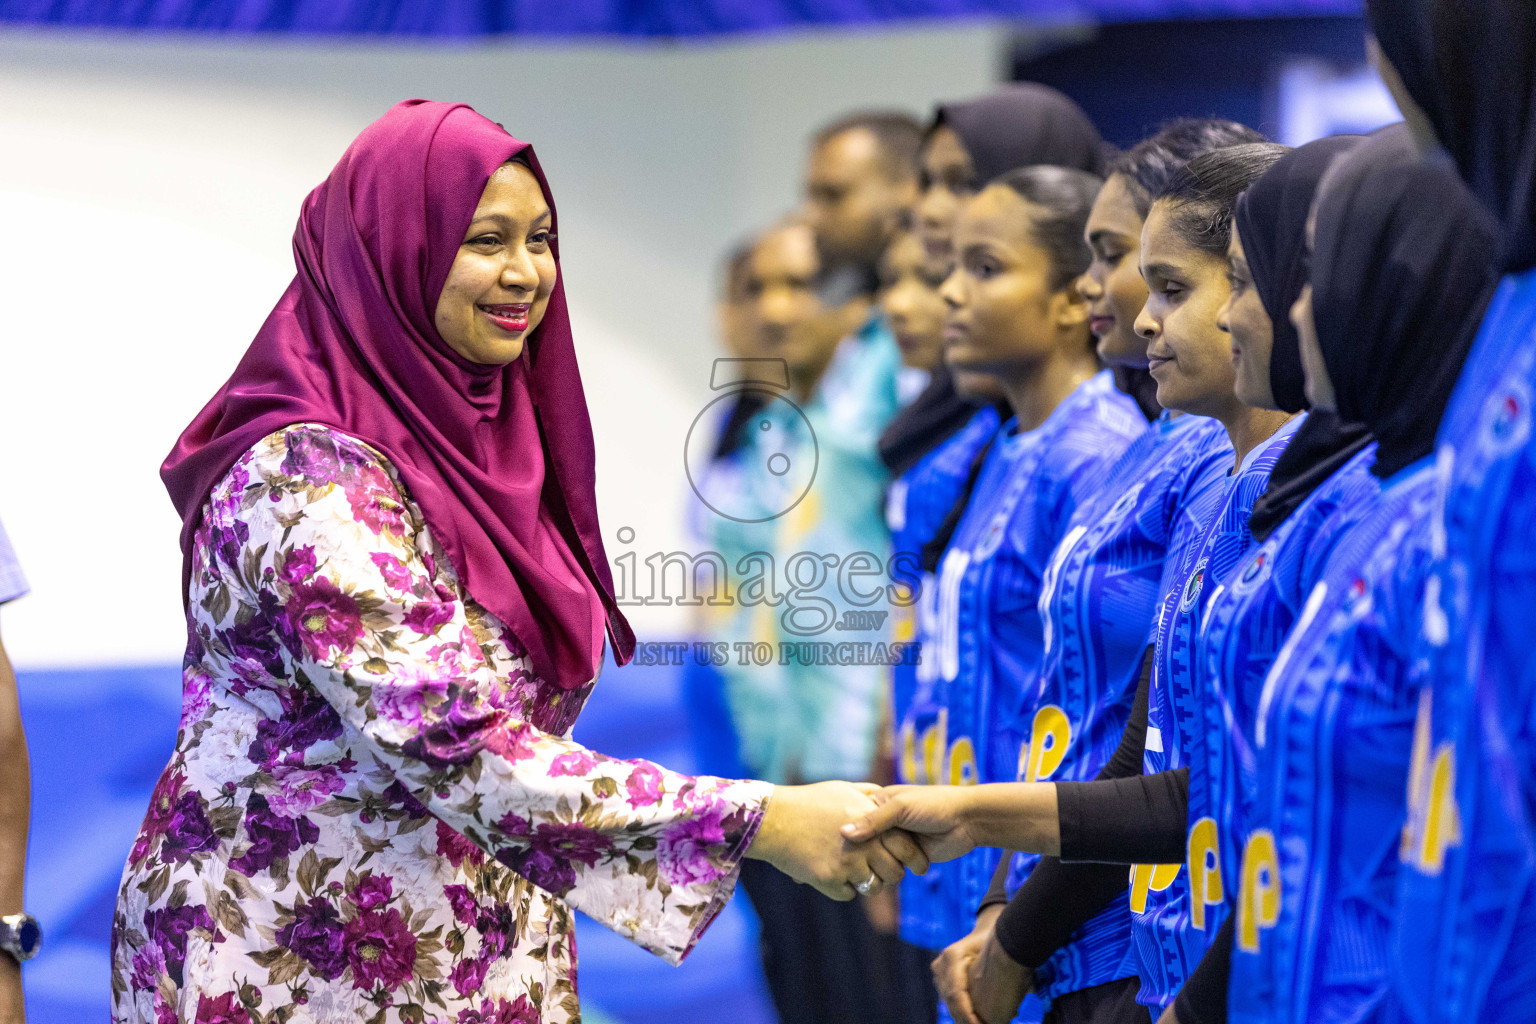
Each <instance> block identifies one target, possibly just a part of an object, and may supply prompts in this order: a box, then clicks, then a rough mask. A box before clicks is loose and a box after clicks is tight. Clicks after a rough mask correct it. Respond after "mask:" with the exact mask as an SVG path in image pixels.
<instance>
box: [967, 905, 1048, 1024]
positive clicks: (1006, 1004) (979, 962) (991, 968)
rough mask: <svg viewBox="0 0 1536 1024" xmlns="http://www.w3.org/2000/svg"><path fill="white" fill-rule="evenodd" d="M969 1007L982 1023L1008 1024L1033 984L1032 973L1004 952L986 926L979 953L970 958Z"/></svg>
mask: <svg viewBox="0 0 1536 1024" xmlns="http://www.w3.org/2000/svg"><path fill="white" fill-rule="evenodd" d="M970 984H971V1006H972V1007H973V1008H974V1009H975V1011H976V1016H977V1017H979V1018H980V1019H981V1024H1008V1022H1009V1021H1011V1020H1013V1017H1014V1014H1016V1013H1018V1012H1019V1004H1020V1003H1022V1002H1024V997H1025V996H1027V995H1028V994H1029V990H1030V988H1031V987H1033V985H1034V972H1033V971H1031V970H1030V969H1029V968H1028V967H1025V966H1024V965H1023V964H1021V963H1019V962H1018V961H1017V960H1015V959H1013V957H1011V956H1009V955H1008V954H1007V953H1006V952H1004V950H1003V947H1002V944H1001V943H999V942H998V941H997V930H996V929H995V928H993V929H989V930H988V933H987V938H986V942H985V943H984V944H983V945H982V949H981V955H980V956H978V957H977V958H976V959H975V960H973V961H971V973H970Z"/></svg>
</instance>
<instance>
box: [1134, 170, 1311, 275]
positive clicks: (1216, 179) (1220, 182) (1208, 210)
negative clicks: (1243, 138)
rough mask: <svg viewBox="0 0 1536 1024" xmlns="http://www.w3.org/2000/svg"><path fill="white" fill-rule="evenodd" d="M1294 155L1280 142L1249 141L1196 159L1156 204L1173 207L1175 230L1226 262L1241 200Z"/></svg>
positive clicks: (1170, 208)
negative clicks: (1277, 164)
mask: <svg viewBox="0 0 1536 1024" xmlns="http://www.w3.org/2000/svg"><path fill="white" fill-rule="evenodd" d="M1290 151H1291V149H1290V147H1289V146H1282V145H1279V144H1278V143H1274V142H1248V143H1244V144H1243V145H1240V146H1227V147H1226V148H1225V149H1218V150H1215V151H1214V152H1210V153H1205V154H1203V155H1201V156H1197V157H1195V158H1194V159H1193V160H1191V161H1190V162H1189V163H1187V164H1185V165H1184V167H1183V168H1182V169H1181V170H1179V172H1178V173H1176V174H1175V175H1174V176H1173V177H1172V178H1171V179H1170V180H1169V181H1168V184H1167V185H1165V186H1163V189H1162V191H1161V192H1159V193H1158V194H1157V195H1156V196H1155V197H1154V198H1153V202H1154V203H1167V204H1168V205H1169V213H1170V215H1171V220H1170V223H1171V225H1172V227H1173V230H1174V231H1175V232H1176V233H1177V234H1178V235H1179V237H1180V238H1182V239H1184V241H1185V242H1187V243H1188V244H1190V245H1192V246H1194V247H1195V248H1196V249H1199V250H1201V251H1203V252H1206V253H1209V254H1211V255H1212V256H1217V257H1222V258H1225V256H1226V254H1227V243H1228V242H1229V241H1231V238H1232V211H1233V210H1235V209H1236V208H1237V197H1238V196H1240V195H1242V194H1243V190H1244V189H1246V188H1247V187H1248V186H1249V185H1252V184H1253V183H1254V182H1255V181H1258V180H1259V177H1260V175H1262V174H1263V173H1264V172H1265V171H1267V170H1269V169H1270V168H1271V167H1273V166H1274V165H1275V162H1276V161H1278V160H1279V159H1280V158H1281V157H1282V156H1284V155H1285V154H1287V153H1289V152H1290Z"/></svg>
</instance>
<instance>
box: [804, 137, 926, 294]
mask: <svg viewBox="0 0 1536 1024" xmlns="http://www.w3.org/2000/svg"><path fill="white" fill-rule="evenodd" d="M922 141H923V129H922V126H921V125H920V124H918V123H917V121H916V120H915V119H914V118H912V117H910V116H909V115H907V114H903V113H890V112H866V113H858V114H850V115H849V116H847V117H843V118H839V119H838V120H836V121H834V122H832V123H831V124H829V125H827V126H826V127H825V128H823V129H821V131H819V132H817V133H816V136H815V138H814V140H813V141H812V143H811V154H810V159H809V161H807V163H806V171H805V207H804V209H805V221H806V223H807V224H808V225H810V228H811V230H812V231H813V232H814V233H815V235H816V245H817V248H818V250H819V251H820V255H821V261H822V266H821V275H822V276H821V284H820V287H821V289H822V292H823V294H822V299H823V301H824V302H825V303H826V305H827V306H828V307H829V308H838V307H841V306H843V305H845V304H846V303H848V302H850V301H855V300H859V301H862V302H864V303H866V304H868V303H869V302H871V301H872V300H873V299H874V295H875V292H876V291H877V290H878V288H879V271H878V267H879V263H880V255H881V253H883V252H885V247H886V244H887V243H888V242H889V241H890V240H891V236H892V235H893V234H895V232H896V229H897V227H898V225H899V223H900V221H901V218H902V216H903V214H904V213H905V211H906V210H908V209H909V208H911V206H912V204H913V203H914V202H916V200H917V151H918V148H919V147H920V146H921V145H922Z"/></svg>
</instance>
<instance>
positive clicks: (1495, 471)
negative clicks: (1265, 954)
mask: <svg viewBox="0 0 1536 1024" xmlns="http://www.w3.org/2000/svg"><path fill="white" fill-rule="evenodd" d="M1533 403H1536V271H1527V272H1525V273H1523V274H1519V275H1513V276H1511V277H1508V278H1506V279H1505V280H1504V281H1503V282H1502V283H1501V285H1500V287H1499V290H1498V292H1497V293H1496V294H1495V296H1494V298H1493V301H1492V303H1491V304H1490V306H1489V308H1488V311H1487V313H1486V315H1485V316H1484V319H1483V325H1482V329H1481V330H1480V332H1479V334H1478V338H1477V341H1476V343H1475V344H1474V346H1473V349H1472V353H1471V356H1470V357H1469V359H1468V362H1467V366H1466V368H1465V369H1464V370H1463V372H1462V375H1461V379H1460V381H1459V382H1458V384H1457V387H1456V392H1455V394H1454V396H1453V397H1452V400H1451V403H1450V406H1449V407H1448V408H1447V410H1446V414H1445V417H1444V419H1443V420H1442V421H1441V427H1440V436H1439V449H1438V452H1437V467H1436V469H1437V477H1438V479H1439V481H1440V484H1441V495H1442V501H1441V508H1440V515H1439V517H1438V518H1437V519H1436V524H1437V526H1438V529H1435V530H1432V531H1431V532H1430V541H1431V543H1430V547H1431V552H1432V556H1433V557H1432V561H1431V567H1430V576H1429V580H1428V582H1427V585H1426V600H1425V602H1424V610H1423V617H1422V620H1421V623H1420V631H1419V638H1420V648H1419V649H1420V652H1421V654H1422V656H1423V657H1424V659H1425V662H1426V664H1427V667H1428V668H1427V673H1426V692H1425V693H1424V694H1422V695H1421V703H1420V709H1419V723H1418V728H1417V730H1416V735H1415V741H1414V753H1413V766H1412V770H1411V772H1410V785H1409V791H1408V804H1409V823H1408V828H1407V829H1406V831H1405V833H1404V839H1403V849H1402V859H1403V862H1404V864H1405V866H1406V869H1405V870H1403V871H1402V872H1401V873H1400V876H1399V899H1400V904H1401V907H1402V913H1401V915H1400V916H1399V918H1398V921H1399V927H1398V929H1397V934H1396V936H1395V939H1394V942H1393V958H1394V962H1395V964H1394V978H1395V988H1396V990H1397V991H1398V993H1399V994H1400V996H1401V998H1400V1000H1399V1001H1400V1002H1401V1003H1402V1004H1403V1008H1404V1011H1405V1012H1406V1013H1407V1014H1408V1015H1409V1016H1410V1017H1411V1018H1412V1019H1414V1020H1416V1021H1420V1022H1425V1024H1428V1022H1435V1024H1439V1022H1449V1021H1457V1022H1461V1021H1469V1022H1470V1021H1485V1020H1486V1021H1494V1020H1497V1021H1504V1020H1532V1019H1536V825H1533V821H1536V706H1533V705H1536V658H1533V657H1532V656H1531V646H1530V637H1531V627H1530V609H1531V608H1532V607H1536V532H1533V531H1536V521H1533V505H1536V501H1533V495H1536V439H1533V436H1532V430H1531V417H1532V406H1533Z"/></svg>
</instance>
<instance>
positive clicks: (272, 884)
mask: <svg viewBox="0 0 1536 1024" xmlns="http://www.w3.org/2000/svg"><path fill="white" fill-rule="evenodd" d="M190 597H191V601H190V606H189V612H188V618H189V634H190V635H189V650H188V655H187V662H186V669H185V675H184V694H185V696H184V707H183V715H182V721H181V726H180V730H179V733H178V737H177V747H176V753H175V755H174V757H173V759H172V761H171V763H170V765H169V766H168V767H167V769H166V772H165V774H164V775H163V776H162V778H161V780H160V783H159V785H158V787H157V789H156V793H155V796H154V798H153V800H152V803H151V806H150V809H149V813H148V814H147V815H146V817H145V821H144V825H143V827H142V829H141V831H140V835H139V837H138V840H137V842H136V843H135V846H134V849H133V851H132V853H131V854H130V857H129V863H128V867H127V870H126V872H125V874H124V881H123V888H122V892H121V896H120V899H119V904H118V913H117V916H116V919H115V921H114V930H113V1001H114V1020H117V1021H129V1020H155V1021H156V1024H171V1022H172V1021H194V1020H195V1021H197V1022H199V1024H212V1022H214V1021H218V1022H221V1024H222V1022H226V1021H227V1022H229V1024H263V1022H265V1021H268V1020H271V1021H273V1022H274V1024H287V1022H289V1021H299V1020H330V1019H338V1020H339V1019H347V1020H354V1021H355V1020H365V1021H371V1022H373V1024H385V1022H387V1021H393V1020H400V1021H406V1022H411V1024H423V1022H426V1021H444V1022H447V1021H453V1022H455V1024H491V1022H492V1021H494V1022H496V1024H526V1022H532V1021H564V1020H576V1019H579V1016H578V1015H579V1010H578V1008H577V1001H576V992H575V985H574V966H573V960H574V951H573V949H572V942H571V927H570V917H569V913H568V911H567V910H566V905H567V904H568V905H569V906H572V907H575V908H576V909H578V910H581V911H582V912H584V913H586V914H587V915H589V916H590V917H592V918H594V919H595V920H597V921H599V922H601V923H602V924H604V925H606V926H608V927H609V928H612V929H613V930H615V931H617V932H619V933H620V934H622V935H625V936H628V937H629V938H631V939H633V940H634V941H636V942H638V943H639V944H641V945H642V946H644V947H646V948H647V949H649V950H651V951H653V952H655V953H657V954H658V955H660V956H662V957H665V958H666V959H668V960H670V961H672V962H677V961H680V960H681V959H682V958H683V957H684V956H685V955H686V954H687V952H688V951H689V950H690V949H691V948H692V946H693V944H694V943H695V942H696V941H697V940H698V937H699V935H700V934H701V933H702V931H703V930H704V928H705V927H706V926H707V925H708V923H709V922H710V920H711V919H712V918H713V917H714V915H715V914H716V913H717V912H718V911H719V910H720V908H721V907H722V906H723V904H724V901H725V900H726V899H727V898H728V897H729V895H730V892H731V889H732V887H733V885H734V883H735V879H736V874H737V871H738V867H739V862H740V859H741V858H742V856H743V855H744V853H745V851H746V848H747V846H748V845H749V844H750V843H751V840H752V838H753V836H754V835H755V833H756V830H757V826H758V824H759V822H760V821H761V816H762V811H763V807H764V806H765V802H766V799H767V796H768V793H769V792H770V787H768V786H767V785H766V784H763V783H757V782H735V781H728V780H722V779H716V778H710V777H690V776H684V775H679V774H677V773H674V772H669V771H667V770H665V769H663V768H660V767H658V766H656V765H653V764H650V763H648V762H644V761H620V760H616V759H612V758H607V757H604V756H603V755H601V754H595V753H593V752H591V751H588V750H586V749H585V748H583V747H582V746H580V745H579V744H577V743H575V742H573V741H571V740H570V739H569V738H567V737H568V734H569V731H570V727H571V724H572V723H573V722H574V721H575V718H576V715H577V714H578V713H579V711H580V708H581V705H582V704H583V702H584V701H585V699H586V696H587V694H588V692H589V691H590V687H587V688H583V689H581V690H576V691H566V690H562V689H560V688H558V687H556V686H554V685H552V684H549V683H546V682H544V681H543V680H540V679H538V678H535V677H534V676H533V675H531V673H530V671H529V665H528V662H527V660H526V658H525V657H524V655H523V653H522V651H521V650H520V648H519V647H518V646H517V642H516V640H515V638H513V637H512V636H511V635H510V633H508V632H507V631H506V630H505V628H504V627H503V626H502V625H501V623H500V622H499V621H498V620H496V619H495V618H494V617H493V616H492V615H491V614H490V613H489V612H487V611H485V610H484V609H483V608H481V607H480V606H479V605H478V604H476V603H475V602H474V601H473V599H472V598H470V597H469V596H468V595H467V594H465V593H464V592H463V590H462V589H461V588H460V586H459V584H458V581H457V579H456V577H455V575H454V573H453V569H452V566H451V564H450V563H449V561H448V559H447V557H446V556H445V555H444V553H443V551H442V550H441V549H440V548H439V547H438V545H437V543H436V541H435V540H434V539H433V537H432V535H431V533H430V530H429V529H428V528H427V526H426V524H425V522H424V519H423V517H422V516H421V514H420V511H419V510H418V509H417V507H416V506H415V505H414V504H413V503H412V502H411V501H410V499H409V497H408V496H407V495H406V494H405V493H404V491H403V489H402V487H401V485H400V484H399V482H398V480H397V479H396V477H395V475H394V473H393V470H392V468H391V467H390V466H389V465H388V464H387V463H386V462H385V461H384V460H383V459H382V458H381V457H380V456H379V455H378V454H377V453H376V452H374V451H373V450H372V449H370V448H368V447H367V446H366V445H364V444H362V443H361V442H359V441H356V440H354V439H352V438H349V437H347V436H345V435H343V434H340V433H338V432H335V431H332V430H330V429H328V428H324V427H312V426H299V427H294V428H289V429H287V430H285V431H280V432H278V433H276V434H273V435H271V436H270V437H268V438H266V439H264V440H263V441H262V442H261V443H260V444H258V445H257V446H256V447H255V448H254V449H253V450H252V451H251V452H249V453H248V454H247V455H246V457H245V458H243V459H242V460H241V461H240V462H238V463H237V464H236V465H235V467H234V468H233V469H232V470H231V472H230V474H229V475H228V477H226V479H225V480H224V482H223V483H222V484H220V485H219V486H218V487H216V488H215V489H214V493H213V495H212V500H211V502H210V505H209V507H208V510H207V515H206V517H205V521H204V524H203V526H202V528H201V531H200V533H199V535H198V543H197V545H196V552H195V557H194V569H193V577H192V584H191V591H190Z"/></svg>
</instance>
